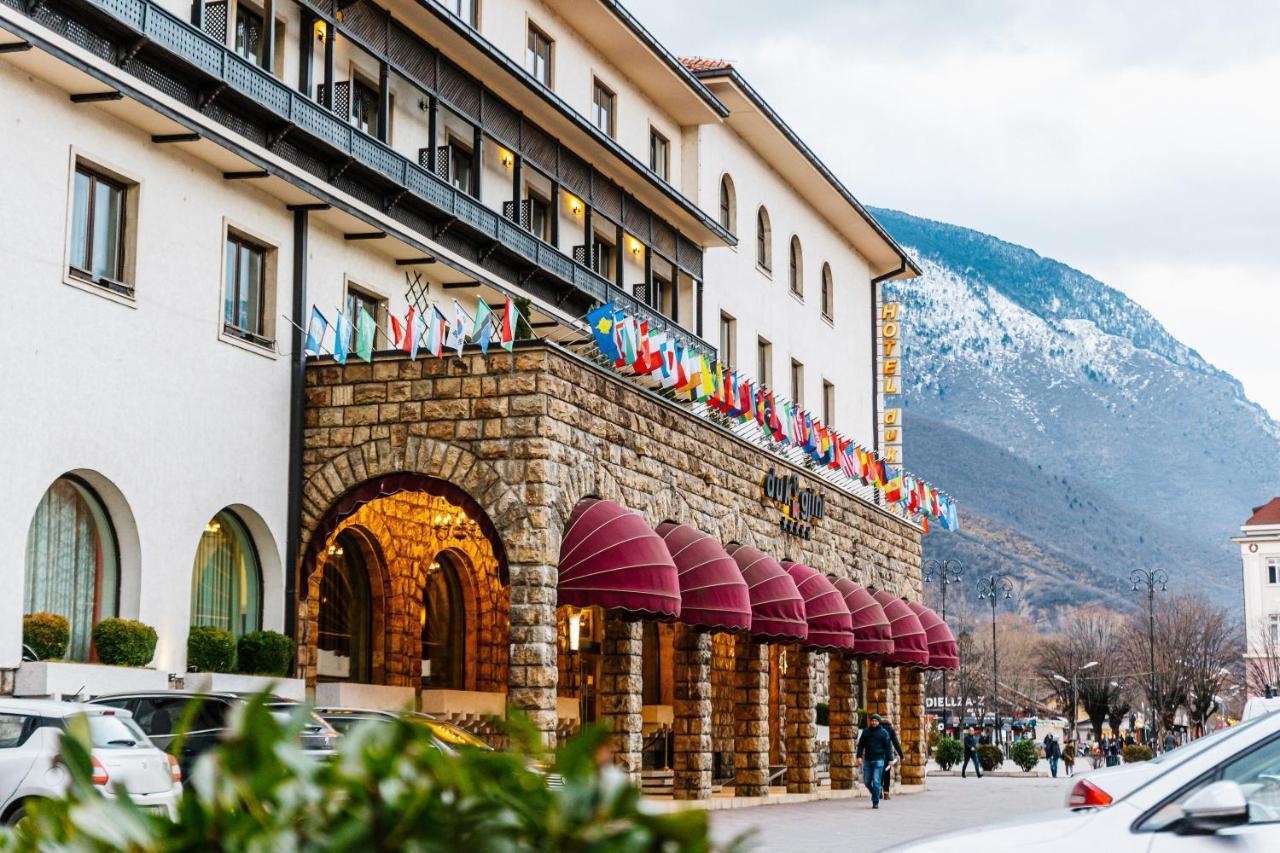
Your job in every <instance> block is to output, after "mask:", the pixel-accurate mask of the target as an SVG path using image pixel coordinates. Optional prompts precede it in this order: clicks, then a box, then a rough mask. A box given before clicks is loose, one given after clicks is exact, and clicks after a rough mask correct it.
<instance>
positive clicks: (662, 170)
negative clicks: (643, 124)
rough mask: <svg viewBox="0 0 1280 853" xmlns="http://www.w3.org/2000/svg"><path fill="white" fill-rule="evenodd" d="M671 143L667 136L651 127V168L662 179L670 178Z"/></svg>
mask: <svg viewBox="0 0 1280 853" xmlns="http://www.w3.org/2000/svg"><path fill="white" fill-rule="evenodd" d="M669 148H670V145H669V144H668V143H667V138H666V137H665V136H663V135H662V134H661V133H658V131H656V130H654V129H653V128H649V169H650V170H651V171H652V172H653V173H654V174H655V175H657V176H658V177H659V178H662V180H664V181H665V180H668V172H669V167H670V162H669V156H670V152H669Z"/></svg>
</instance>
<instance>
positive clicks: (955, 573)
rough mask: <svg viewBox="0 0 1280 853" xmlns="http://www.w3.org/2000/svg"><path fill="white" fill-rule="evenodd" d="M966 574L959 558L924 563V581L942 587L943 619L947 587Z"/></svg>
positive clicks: (945, 715)
mask: <svg viewBox="0 0 1280 853" xmlns="http://www.w3.org/2000/svg"><path fill="white" fill-rule="evenodd" d="M963 574H964V563H962V562H960V561H959V560H930V561H929V562H927V563H925V564H924V582H925V583H933V582H934V581H937V582H938V586H939V587H941V589H942V621H943V622H946V621H947V587H949V586H951V584H953V583H959V582H960V578H961V576H962V575H963ZM947 696H948V693H947V671H946V670H945V669H944V670H943V671H942V733H943V734H944V735H945V734H946V733H947V720H948V719H949V717H950V709H948V707H947ZM960 717H961V720H960V722H961V723H962V724H963V723H964V709H963V708H961V709H960Z"/></svg>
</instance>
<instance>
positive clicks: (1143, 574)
mask: <svg viewBox="0 0 1280 853" xmlns="http://www.w3.org/2000/svg"><path fill="white" fill-rule="evenodd" d="M1129 584H1130V586H1131V587H1132V589H1131V590H1130V591H1131V592H1137V591H1138V590H1139V589H1141V588H1142V587H1144V586H1145V587H1146V589H1147V643H1148V651H1149V652H1150V664H1151V670H1150V672H1149V673H1148V675H1147V703H1148V704H1149V705H1150V706H1151V718H1152V723H1153V724H1154V729H1153V731H1154V732H1155V738H1154V739H1153V741H1152V744H1151V749H1152V751H1153V752H1156V751H1159V749H1160V709H1159V708H1158V707H1157V703H1156V694H1157V690H1156V587H1157V586H1158V587H1160V591H1161V592H1168V591H1169V574H1168V572H1166V571H1165V570H1164V569H1151V570H1150V571H1148V570H1146V569H1134V570H1133V572H1132V573H1131V574H1130V575H1129Z"/></svg>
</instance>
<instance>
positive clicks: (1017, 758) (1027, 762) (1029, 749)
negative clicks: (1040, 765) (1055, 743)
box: [1009, 738, 1040, 773]
mask: <svg viewBox="0 0 1280 853" xmlns="http://www.w3.org/2000/svg"><path fill="white" fill-rule="evenodd" d="M1009 757H1010V758H1012V759H1013V763H1014V764H1016V765H1018V767H1019V768H1021V770H1022V772H1023V773H1030V772H1031V771H1032V770H1034V769H1035V766H1036V763H1037V762H1039V761H1040V748H1039V747H1038V746H1036V742H1035V741H1033V740H1028V739H1027V738H1018V739H1017V740H1015V741H1014V742H1013V746H1011V747H1009Z"/></svg>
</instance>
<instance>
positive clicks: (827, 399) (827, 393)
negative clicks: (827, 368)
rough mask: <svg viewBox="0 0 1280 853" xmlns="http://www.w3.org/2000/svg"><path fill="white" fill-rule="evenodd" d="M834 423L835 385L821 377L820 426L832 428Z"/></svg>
mask: <svg viewBox="0 0 1280 853" xmlns="http://www.w3.org/2000/svg"><path fill="white" fill-rule="evenodd" d="M835 422H836V384H835V383H834V382H832V381H831V380H830V379H828V378H826V377H825V376H824V377H822V425H823V426H826V427H831V426H834V425H835Z"/></svg>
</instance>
